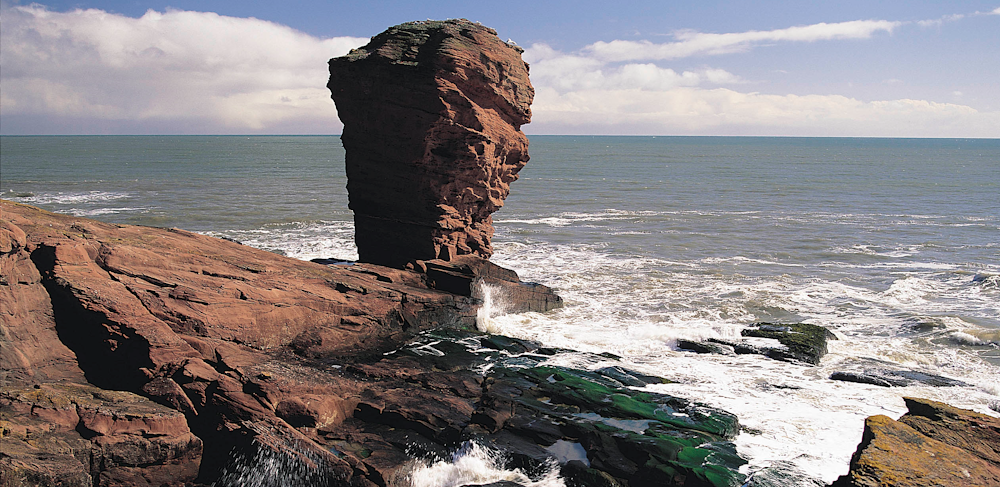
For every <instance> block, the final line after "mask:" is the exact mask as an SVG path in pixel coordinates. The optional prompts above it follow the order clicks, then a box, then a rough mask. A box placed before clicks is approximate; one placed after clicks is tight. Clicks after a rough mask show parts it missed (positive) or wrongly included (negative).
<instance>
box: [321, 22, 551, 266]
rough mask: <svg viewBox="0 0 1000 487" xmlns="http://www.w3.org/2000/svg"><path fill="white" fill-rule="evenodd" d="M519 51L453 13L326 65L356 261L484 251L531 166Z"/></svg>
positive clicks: (528, 96)
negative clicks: (343, 155)
mask: <svg viewBox="0 0 1000 487" xmlns="http://www.w3.org/2000/svg"><path fill="white" fill-rule="evenodd" d="M522 52H523V51H522V49H520V48H518V47H517V46H514V45H511V44H508V43H506V42H503V41H501V40H500V39H499V38H498V37H497V34H496V31H494V30H493V29H490V28H488V27H485V26H483V25H480V24H478V23H474V22H470V21H468V20H464V19H462V20H446V21H426V22H409V23H405V24H401V25H398V26H395V27H391V28H389V29H388V30H386V31H385V32H383V33H381V34H379V35H378V36H376V37H373V38H372V40H371V42H370V43H368V45H366V46H364V47H362V48H359V49H355V50H353V51H351V52H350V53H349V54H348V55H346V56H343V57H339V58H335V59H331V60H330V83H329V85H328V87H329V88H330V91H331V92H332V96H333V100H334V101H335V102H336V104H337V111H338V114H339V115H340V119H341V120H342V121H343V122H344V132H343V136H342V141H343V144H344V148H345V149H346V150H347V175H348V179H349V183H348V185H347V189H348V192H349V193H350V207H351V209H352V210H354V215H355V216H354V220H355V231H356V237H355V240H356V242H357V245H358V253H359V255H360V259H361V261H363V262H371V263H376V264H381V265H389V266H394V267H401V266H404V265H406V264H407V263H409V262H412V261H414V260H431V259H442V260H451V259H453V258H454V257H456V256H458V255H465V254H473V255H477V256H479V257H483V258H489V257H490V255H491V254H492V253H493V248H492V246H491V244H490V239H491V237H492V236H493V220H492V217H491V215H492V213H493V212H495V211H497V210H498V209H499V208H500V207H502V206H503V201H504V199H505V198H506V197H507V194H508V192H509V187H510V183H511V182H513V181H514V180H516V179H517V173H518V171H520V170H521V168H522V167H524V165H525V163H526V162H527V161H528V139H527V137H526V136H525V135H524V133H523V132H521V130H520V127H521V125H523V124H526V123H528V122H529V121H530V120H531V108H530V107H531V101H532V98H533V97H534V89H533V88H532V87H531V83H530V82H529V81H528V65H527V64H526V63H525V62H524V61H522V60H521V53H522Z"/></svg>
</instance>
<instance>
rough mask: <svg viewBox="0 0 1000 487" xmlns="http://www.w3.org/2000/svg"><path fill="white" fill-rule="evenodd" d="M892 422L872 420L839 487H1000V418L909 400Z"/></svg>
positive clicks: (877, 418) (836, 483)
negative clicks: (999, 454)
mask: <svg viewBox="0 0 1000 487" xmlns="http://www.w3.org/2000/svg"><path fill="white" fill-rule="evenodd" d="M905 401H906V405H907V408H908V409H909V411H908V412H907V413H906V414H904V415H903V417H901V418H900V420H899V421H893V420H892V419H891V418H889V417H887V416H883V415H878V416H872V417H869V418H868V419H867V420H866V421H865V431H864V434H863V435H862V438H861V443H860V444H859V445H858V450H857V451H856V452H855V453H854V455H853V457H852V458H851V467H850V471H849V472H848V474H847V475H844V476H842V477H840V478H839V479H838V480H837V482H835V483H834V486H835V487H861V486H864V487H868V486H880V487H896V486H899V487H903V486H913V485H937V486H944V487H950V486H954V487H959V486H961V487H977V486H983V487H985V486H995V485H1000V462H998V455H997V453H998V447H997V445H1000V419H997V418H993V417H991V416H986V415H983V414H978V413H975V412H973V411H967V410H962V409H958V408H955V407H952V406H948V405H947V404H943V403H939V402H935V401H930V400H926V399H917V398H905Z"/></svg>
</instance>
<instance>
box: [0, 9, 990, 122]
mask: <svg viewBox="0 0 1000 487" xmlns="http://www.w3.org/2000/svg"><path fill="white" fill-rule="evenodd" d="M455 17H464V18H468V19H470V20H475V21H479V22H482V23H483V24H485V25H488V26H490V27H493V28H495V29H496V30H497V31H498V33H499V35H500V37H501V38H502V39H504V40H506V39H511V40H513V41H515V42H517V43H518V44H519V45H520V46H522V47H524V48H525V49H526V51H525V54H524V57H525V59H526V60H527V61H528V62H529V63H530V64H531V68H532V69H531V78H532V83H533V84H534V86H535V89H536V99H535V104H534V106H533V111H534V118H533V121H532V123H531V124H530V125H527V126H525V127H524V129H525V131H526V132H528V133H529V134H651V135H795V136H888V137H1000V95H998V93H1000V81H998V80H1000V47H998V46H1000V1H996V0H995V1H994V2H993V3H990V2H893V1H883V2H870V1H865V2H861V1H841V2H777V1H770V2H766V1H764V2H762V1H755V2H690V3H688V2H662V1H661V2H653V1H648V2H606V1H605V2H589V1H576V2H545V1H536V2H523V3H503V4H501V3H485V2H481V3H477V2H467V1H464V2H451V1H439V2H433V1H424V2H398V1H368V2H356V1H355V2H320V1H314V2H273V1H268V2H263V1H250V0H248V1H242V2H232V1H189V0H180V1H169V2H139V1H119V2H114V1H103V2H102V1H83V2H72V1H71V2H64V1H49V2H44V1H43V2H40V3H35V4H25V3H23V2H20V3H18V2H10V1H7V0H0V22H2V24H3V25H2V30H0V35H2V39H0V41H2V42H0V68H2V69H0V133H3V134H77V133H79V134H91V133H94V134H104V133H107V134H133V133H134V134H145V133H152V134H187V133H194V134H202V133H203V134H251V133H275V134H285V133H292V134H296V133H302V134H313V133H319V134H327V133H339V132H340V130H341V125H340V122H339V120H338V119H337V117H336V110H335V108H334V106H333V103H332V101H330V99H329V93H328V91H327V90H326V88H325V82H326V80H325V77H326V73H325V69H326V60H327V59H329V58H330V57H333V56H337V55H342V54H344V53H346V51H347V50H349V49H350V48H352V47H357V46H359V45H362V44H364V42H366V40H367V38H368V37H370V36H373V35H375V34H377V33H379V32H381V31H382V30H384V29H385V28H386V27H389V26H391V25H395V24H398V23H401V22H405V21H409V20H423V19H428V18H433V19H442V18H455Z"/></svg>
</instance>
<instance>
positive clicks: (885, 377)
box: [830, 358, 968, 387]
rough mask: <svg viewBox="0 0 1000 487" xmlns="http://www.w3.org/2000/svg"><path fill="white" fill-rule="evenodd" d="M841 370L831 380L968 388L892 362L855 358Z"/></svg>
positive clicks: (949, 379) (940, 376) (951, 380)
mask: <svg viewBox="0 0 1000 487" xmlns="http://www.w3.org/2000/svg"><path fill="white" fill-rule="evenodd" d="M837 366H838V368H840V369H841V370H837V371H836V372H833V373H832V374H830V379H831V380H839V381H844V382H858V383H861V384H871V385H875V386H881V387H907V386H912V385H927V386H933V387H953V386H967V385H968V384H966V383H965V382H962V381H960V380H957V379H952V378H949V377H945V376H942V375H938V374H932V373H930V372H922V371H919V370H912V369H907V368H904V367H900V366H899V365H897V364H894V363H892V362H886V361H884V360H878V359H872V358H855V359H852V360H849V361H845V362H843V363H840V364H838V365H837Z"/></svg>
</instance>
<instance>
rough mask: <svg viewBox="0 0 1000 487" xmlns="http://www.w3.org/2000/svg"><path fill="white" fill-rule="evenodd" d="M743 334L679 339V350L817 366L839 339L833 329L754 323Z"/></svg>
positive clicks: (800, 324) (806, 324) (741, 332)
mask: <svg viewBox="0 0 1000 487" xmlns="http://www.w3.org/2000/svg"><path fill="white" fill-rule="evenodd" d="M740 335H742V336H743V337H744V338H743V339H741V340H724V339H719V338H709V339H707V340H701V341H698V340H686V339H679V340H677V348H680V349H682V350H690V351H692V352H696V353H716V354H722V355H732V354H734V353H735V354H739V355H744V354H756V355H764V356H767V357H770V358H773V359H775V360H783V361H786V362H795V363H800V364H809V365H818V364H819V361H820V359H822V358H823V356H824V355H826V353H827V345H826V344H827V341H829V340H836V339H837V337H836V336H835V335H834V334H833V333H832V332H831V331H830V330H827V329H826V328H824V327H822V326H819V325H811V324H808V323H789V324H774V323H755V324H754V325H753V326H752V327H751V328H746V329H743V330H741V331H740ZM755 339H756V340H755ZM761 339H762V340H763V343H761V341H762V340H761Z"/></svg>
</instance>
